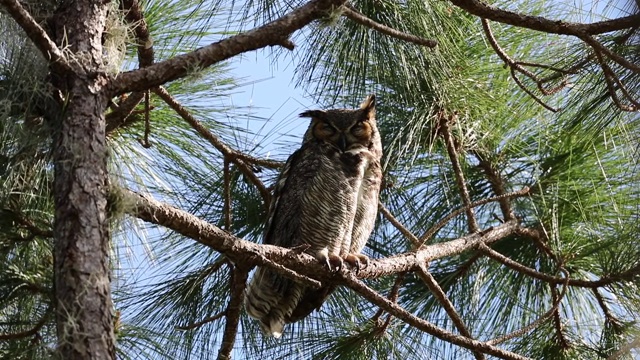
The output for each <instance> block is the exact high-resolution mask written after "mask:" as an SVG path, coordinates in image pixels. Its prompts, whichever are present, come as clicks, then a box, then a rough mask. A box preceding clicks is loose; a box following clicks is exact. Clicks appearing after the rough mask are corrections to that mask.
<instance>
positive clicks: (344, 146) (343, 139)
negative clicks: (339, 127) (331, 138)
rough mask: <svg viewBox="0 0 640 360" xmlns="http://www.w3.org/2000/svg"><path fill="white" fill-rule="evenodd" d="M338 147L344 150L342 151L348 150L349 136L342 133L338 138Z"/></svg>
mask: <svg viewBox="0 0 640 360" xmlns="http://www.w3.org/2000/svg"><path fill="white" fill-rule="evenodd" d="M338 147H339V148H340V150H342V152H345V151H347V138H346V137H345V136H344V134H340V137H339V138H338Z"/></svg>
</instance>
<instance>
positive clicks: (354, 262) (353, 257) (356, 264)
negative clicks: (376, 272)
mask: <svg viewBox="0 0 640 360" xmlns="http://www.w3.org/2000/svg"><path fill="white" fill-rule="evenodd" d="M344 261H345V262H347V263H348V264H349V265H350V266H351V267H352V268H355V269H356V272H358V271H360V269H364V268H366V267H367V266H369V258H368V257H367V256H366V255H362V254H347V256H345V257H344Z"/></svg>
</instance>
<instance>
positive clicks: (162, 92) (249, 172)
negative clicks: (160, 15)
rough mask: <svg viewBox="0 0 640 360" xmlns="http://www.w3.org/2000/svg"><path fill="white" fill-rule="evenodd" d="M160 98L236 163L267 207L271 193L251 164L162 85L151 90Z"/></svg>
mask: <svg viewBox="0 0 640 360" xmlns="http://www.w3.org/2000/svg"><path fill="white" fill-rule="evenodd" d="M153 92H155V93H156V94H157V95H158V96H160V98H162V100H164V101H165V102H166V103H167V104H168V105H169V106H170V107H171V108H172V109H173V110H174V111H175V112H177V113H178V114H179V115H180V116H181V117H182V118H183V119H184V120H185V121H186V122H188V123H189V125H191V127H193V128H194V129H195V130H196V131H197V132H198V133H199V134H200V135H202V136H203V137H204V138H205V139H207V140H208V141H209V143H210V144H211V145H213V146H214V147H215V148H216V149H218V151H220V152H221V153H222V155H223V156H225V157H226V158H228V159H229V161H231V162H233V163H234V164H236V166H237V167H238V169H239V170H240V172H242V174H243V175H244V176H245V177H246V178H247V179H248V180H249V181H251V183H253V185H254V186H255V187H256V188H257V189H258V191H259V192H260V195H262V199H263V200H264V203H265V207H266V208H267V209H268V208H269V203H270V202H271V193H270V192H269V190H267V188H266V187H265V186H264V184H263V183H262V181H261V180H260V179H259V178H258V177H257V176H256V174H255V173H254V172H253V169H251V166H249V165H247V163H246V162H245V161H244V160H243V159H241V158H240V157H239V156H238V152H237V151H235V150H233V149H231V148H230V147H229V146H227V145H226V144H225V143H224V142H222V140H220V139H219V138H218V137H217V136H215V135H214V134H213V133H212V132H211V131H209V130H208V129H207V128H205V127H204V125H202V124H201V123H200V122H199V121H198V120H196V118H195V117H193V115H191V113H190V112H189V111H188V110H187V109H186V108H184V107H183V106H182V105H181V104H180V103H179V102H178V101H177V100H176V99H175V98H174V97H173V96H171V94H169V92H168V91H167V90H166V89H165V88H164V87H162V86H160V87H158V88H155V89H154V90H153Z"/></svg>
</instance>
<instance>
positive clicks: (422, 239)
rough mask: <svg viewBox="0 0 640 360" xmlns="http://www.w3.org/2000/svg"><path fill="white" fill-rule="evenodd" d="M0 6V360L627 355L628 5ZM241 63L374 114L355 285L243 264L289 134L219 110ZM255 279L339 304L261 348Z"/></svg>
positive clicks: (296, 257) (266, 259)
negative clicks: (370, 101) (377, 177)
mask: <svg viewBox="0 0 640 360" xmlns="http://www.w3.org/2000/svg"><path fill="white" fill-rule="evenodd" d="M0 5H2V6H1V7H0V9H2V10H1V11H0V29H1V30H0V32H1V33H2V34H3V35H2V36H1V37H0V180H1V182H0V256H1V258H2V259H1V260H0V357H1V358H7V359H48V358H61V359H115V358H121V359H165V358H176V359H187V358H193V359H208V358H218V359H228V358H231V357H232V356H233V357H234V358H236V359H243V358H263V359H271V358H283V359H311V358H313V359H334V358H335V359H396V358H397V359H407V358H408V359H428V358H433V359H436V358H437V359H440V358H446V359H464V358H475V359H485V358H487V357H489V356H494V357H499V358H505V359H523V358H533V359H625V358H633V356H634V355H636V356H637V354H638V350H637V348H638V347H639V346H640V340H639V339H640V331H639V330H640V329H639V328H638V320H640V319H639V316H638V314H639V313H640V291H638V286H639V285H640V240H638V239H639V237H640V221H639V214H640V171H638V170H639V169H638V147H637V144H638V143H639V141H638V140H640V139H639V136H638V134H640V131H639V130H640V129H639V128H640V121H639V120H640V118H639V117H638V111H639V107H640V103H639V102H640V81H639V77H640V76H639V74H640V58H639V55H638V54H640V52H638V47H639V46H640V38H639V37H638V25H637V24H638V23H640V12H639V10H638V5H637V3H629V4H624V5H621V4H616V3H615V2H611V3H609V4H606V5H603V4H600V3H595V4H594V5H593V6H592V7H588V6H591V3H588V4H587V3H586V2H584V3H579V4H578V5H576V4H573V5H569V4H564V3H556V2H551V3H547V2H544V1H536V2H529V3H525V2H516V3H512V2H506V1H504V2H493V3H492V4H491V5H487V4H485V3H482V2H479V1H476V0H451V1H427V2H424V1H405V2H393V1H388V0H377V1H358V2H350V3H345V2H341V1H332V0H312V1H307V2H302V1H298V2H292V3H291V2H290V3H287V4H283V3H280V2H271V1H264V2H261V1H248V2H246V3H242V4H238V3H235V2H222V1H204V2H202V1H191V0H188V1H169V0H155V1H145V2H138V1H135V0H122V1H120V2H90V1H76V2H73V1H68V0H63V1H55V0H48V1H32V0H26V1H20V2H19V1H17V0H0ZM583 7H584V8H583ZM248 29H249V30H248ZM265 47H271V48H272V51H273V55H274V56H276V57H277V61H280V62H289V61H291V62H293V65H294V66H296V74H297V75H296V76H297V79H296V80H297V85H298V86H299V87H301V88H303V89H305V90H306V91H307V92H308V93H309V94H310V95H311V96H312V97H313V98H314V100H315V101H316V102H317V103H318V106H319V107H332V106H344V107H352V106H355V105H356V104H357V103H358V102H359V100H361V98H362V97H363V96H364V95H366V94H368V93H376V94H377V98H378V99H379V105H378V110H377V112H378V114H377V118H378V123H379V126H380V127H381V132H382V134H383V137H384V141H383V145H384V150H385V158H384V190H383V192H382V194H381V206H380V214H379V219H378V222H377V225H376V229H375V231H374V233H373V234H372V236H371V239H370V241H369V243H368V245H367V248H366V249H365V253H366V254H367V255H368V256H370V257H371V258H372V261H371V264H370V265H369V266H368V267H366V268H364V269H361V270H360V271H359V272H357V273H356V272H354V271H350V270H348V269H343V270H341V271H340V272H339V273H338V274H333V273H331V272H330V271H329V270H328V269H326V268H325V267H323V266H322V265H321V264H318V263H317V261H316V260H315V259H313V258H311V257H310V256H307V255H303V254H299V253H296V252H294V251H290V250H286V249H280V248H272V247H267V246H263V245H261V244H260V238H261V231H262V228H263V223H264V220H265V214H266V209H267V208H268V204H269V202H270V196H271V195H270V186H271V185H272V184H273V182H274V180H275V177H276V176H277V173H278V171H279V169H280V168H281V166H282V164H283V161H284V160H285V159H286V156H287V154H289V153H291V152H292V151H293V149H295V148H296V147H297V146H298V145H297V143H298V142H297V140H296V141H292V140H290V139H288V140H286V142H285V143H286V146H285V147H284V149H283V150H282V154H279V155H278V156H277V157H276V159H275V160H274V159H269V158H267V156H266V152H267V150H266V149H269V148H271V147H273V146H274V145H273V144H274V139H275V138H276V137H277V134H274V133H267V134H261V133H252V132H251V131H252V129H250V128H248V127H247V126H246V125H240V124H243V123H241V122H239V121H238V119H246V118H251V117H253V116H254V115H253V114H251V112H250V111H248V110H247V109H242V108H237V107H230V106H228V105H226V104H228V103H229V102H228V101H227V99H228V98H229V96H230V94H231V93H233V92H235V91H238V89H241V82H240V81H239V80H238V79H234V78H233V77H232V76H230V75H229V74H230V73H229V69H228V64H229V62H228V60H229V59H231V58H233V57H235V56H239V55H240V54H242V53H246V52H249V51H253V50H257V49H262V48H265ZM292 52H293V54H294V56H292V57H289V56H288V54H292ZM270 121H277V120H270ZM275 129H277V127H276V128H275ZM274 131H277V130H274ZM278 141H279V142H280V143H282V140H278ZM256 265H259V266H271V267H273V268H276V269H278V271H281V272H283V273H284V274H287V275H288V276H290V277H293V278H294V279H295V280H296V281H301V282H305V283H307V284H309V285H310V286H315V285H317V284H318V283H332V284H336V285H340V286H339V287H338V290H337V291H336V292H335V293H334V294H333V295H332V296H331V297H330V298H329V300H328V301H327V302H326V303H325V304H324V305H323V306H322V308H321V309H319V311H317V312H314V313H313V314H312V315H311V316H310V317H308V318H306V319H304V320H303V321H301V322H299V323H296V324H294V325H292V326H290V327H288V328H287V332H286V333H285V334H284V336H283V338H282V339H279V340H274V339H271V338H266V337H264V336H263V335H262V334H261V333H260V331H259V329H258V327H257V326H256V324H255V323H254V322H253V321H251V320H250V319H248V318H247V316H246V314H244V310H243V309H242V300H243V296H244V289H245V284H246V280H247V278H248V277H249V276H250V271H251V270H252V269H253V268H254V267H255V266H256Z"/></svg>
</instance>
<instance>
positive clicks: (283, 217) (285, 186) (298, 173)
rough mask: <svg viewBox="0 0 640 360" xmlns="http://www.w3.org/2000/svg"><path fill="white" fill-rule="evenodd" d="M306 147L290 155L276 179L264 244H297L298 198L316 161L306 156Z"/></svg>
mask: <svg viewBox="0 0 640 360" xmlns="http://www.w3.org/2000/svg"><path fill="white" fill-rule="evenodd" d="M310 148H311V146H310V145H308V144H305V145H303V146H302V147H301V148H300V149H298V150H297V151H295V152H294V153H293V154H291V156H289V158H288V159H287V162H286V163H285V165H284V168H283V169H282V171H281V172H280V175H279V176H278V180H277V181H276V184H275V187H274V190H273V196H272V198H271V205H270V206H269V215H268V217H267V223H266V226H265V231H264V236H263V243H264V244H269V245H277V246H282V247H293V246H297V245H300V239H298V236H297V234H298V229H299V225H300V212H301V206H302V204H301V202H300V198H301V196H302V195H303V194H304V193H305V192H306V191H307V187H308V184H309V180H310V179H312V178H313V176H314V175H315V172H316V171H317V164H315V163H316V162H317V161H315V160H314V158H313V157H312V156H307V155H308V154H309V151H311V150H313V149H310Z"/></svg>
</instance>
